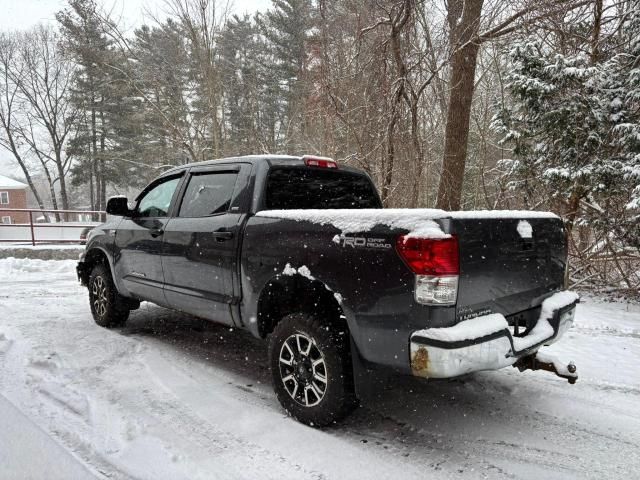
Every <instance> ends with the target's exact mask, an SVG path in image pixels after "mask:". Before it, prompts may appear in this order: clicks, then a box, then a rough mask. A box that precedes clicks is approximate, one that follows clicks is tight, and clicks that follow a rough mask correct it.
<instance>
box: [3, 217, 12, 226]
mask: <svg viewBox="0 0 640 480" xmlns="http://www.w3.org/2000/svg"><path fill="white" fill-rule="evenodd" d="M2 223H7V224H11V217H2Z"/></svg>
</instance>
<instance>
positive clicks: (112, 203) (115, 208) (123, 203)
mask: <svg viewBox="0 0 640 480" xmlns="http://www.w3.org/2000/svg"><path fill="white" fill-rule="evenodd" d="M107 213H108V214H109V215H117V216H119V217H130V216H131V210H129V201H128V200H127V197H111V198H109V200H107Z"/></svg>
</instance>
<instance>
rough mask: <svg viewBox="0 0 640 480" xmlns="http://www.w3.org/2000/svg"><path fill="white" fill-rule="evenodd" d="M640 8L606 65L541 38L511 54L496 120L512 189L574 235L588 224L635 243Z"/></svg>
mask: <svg viewBox="0 0 640 480" xmlns="http://www.w3.org/2000/svg"><path fill="white" fill-rule="evenodd" d="M639 12H640V10H636V11H635V12H633V15H632V16H631V17H630V20H629V21H627V22H625V23H623V25H622V32H623V37H624V38H625V39H626V41H625V42H624V43H623V46H622V47H619V48H618V50H617V51H616V52H615V53H614V54H611V55H610V56H609V58H605V59H604V60H602V61H594V58H593V56H592V55H587V54H585V53H576V54H571V55H569V54H560V53H557V52H555V51H552V50H550V49H549V48H548V47H547V46H544V45H543V44H542V42H540V41H539V40H536V39H533V40H531V39H530V40H526V41H523V42H520V43H518V44H516V45H514V46H513V47H512V48H511V50H510V52H509V56H510V60H511V62H510V70H509V72H508V74H507V77H506V78H507V85H506V86H507V90H508V92H509V93H510V99H509V100H508V102H507V105H506V106H503V107H502V108H501V109H500V110H499V111H498V113H497V114H496V116H495V118H494V122H493V124H494V127H495V128H496V130H497V131H498V132H499V133H501V134H502V142H503V143H504V144H507V145H510V146H512V147H513V159H512V160H509V161H507V162H506V163H507V164H508V167H509V168H510V177H511V182H512V183H511V186H512V188H514V189H518V190H519V191H521V192H522V194H523V201H524V203H525V204H526V205H527V206H529V207H537V206H539V205H546V206H547V207H548V208H551V209H553V210H556V211H558V212H559V213H561V214H563V215H564V216H565V218H566V219H567V227H568V228H569V231H571V230H572V228H573V226H574V225H576V224H577V223H580V224H586V223H589V224H591V225H593V226H595V227H597V228H599V230H600V231H601V232H606V231H616V232H617V233H618V237H619V238H620V239H621V240H622V241H623V243H625V244H629V243H631V244H635V245H638V244H639V243H638V236H637V234H635V235H634V233H633V232H637V222H638V215H637V210H638V207H639V206H640V168H639V165H640V155H639V152H640V109H639V108H638V107H639V105H640V14H639Z"/></svg>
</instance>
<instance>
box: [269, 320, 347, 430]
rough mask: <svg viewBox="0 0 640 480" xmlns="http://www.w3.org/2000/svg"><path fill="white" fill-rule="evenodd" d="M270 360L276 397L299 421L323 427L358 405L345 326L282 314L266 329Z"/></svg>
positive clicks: (340, 418) (341, 417) (345, 414)
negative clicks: (278, 320) (273, 327)
mask: <svg viewBox="0 0 640 480" xmlns="http://www.w3.org/2000/svg"><path fill="white" fill-rule="evenodd" d="M305 339H310V342H306V340H305ZM298 342H299V343H298ZM285 344H286V345H285ZM307 347H308V348H307ZM305 351H306V352H307V354H306V355H305V354H304V353H303V352H305ZM320 359H322V361H321V362H320ZM289 362H290V363H289ZM269 364H270V367H271V375H272V377H273V387H274V390H275V392H276V396H277V397H278V401H279V402H280V404H281V405H282V406H283V407H284V409H285V410H286V411H287V412H288V413H289V414H290V415H291V416H293V417H294V418H296V419H297V420H298V421H300V422H302V423H305V424H307V425H310V426H313V427H324V426H327V425H330V424H332V423H336V422H338V421H339V420H342V419H343V418H344V417H345V416H347V415H348V414H349V413H350V412H351V411H352V410H353V409H354V408H355V407H356V406H357V405H358V401H357V399H356V395H355V391H354V386H353V370H352V365H351V357H350V351H349V333H348V331H347V329H346V328H344V329H338V328H335V327H333V328H332V327H331V326H330V325H329V324H328V323H327V322H323V321H322V320H321V319H319V318H317V317H315V316H313V315H309V314H306V313H294V314H291V315H287V316H286V317H284V318H283V319H282V320H281V321H280V322H279V323H278V324H277V325H276V328H275V329H274V331H273V333H272V334H271V338H270V340H269ZM322 378H324V382H323V381H322V380H321V379H322ZM323 387H324V388H323Z"/></svg>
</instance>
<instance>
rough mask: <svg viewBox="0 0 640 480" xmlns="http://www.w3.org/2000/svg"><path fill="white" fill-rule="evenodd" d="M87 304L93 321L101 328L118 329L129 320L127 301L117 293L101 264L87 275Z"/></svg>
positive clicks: (109, 273) (109, 274) (107, 272)
mask: <svg viewBox="0 0 640 480" xmlns="http://www.w3.org/2000/svg"><path fill="white" fill-rule="evenodd" d="M89 304H90V305H91V314H92V315H93V319H94V320H95V322H96V323H97V324H98V325H100V326H101V327H106V328H113V327H120V326H122V325H124V324H125V322H126V321H127V318H129V308H128V304H127V299H126V298H124V297H123V296H121V295H120V294H119V293H118V291H117V290H116V286H115V285H114V284H113V279H112V277H111V272H110V271H109V269H108V268H107V267H105V266H104V265H103V264H98V265H96V266H95V267H93V270H91V275H89Z"/></svg>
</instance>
